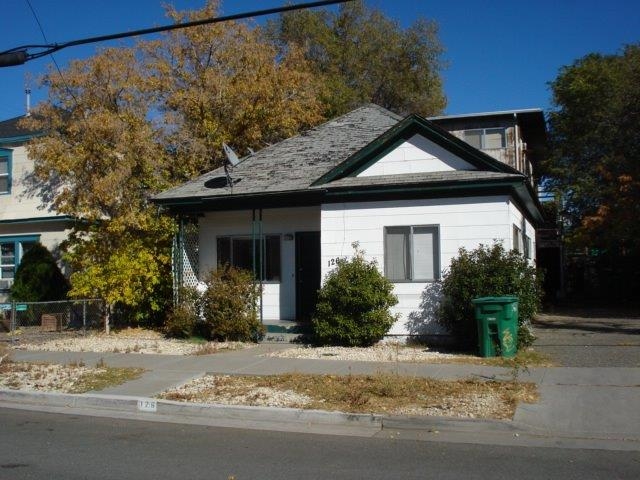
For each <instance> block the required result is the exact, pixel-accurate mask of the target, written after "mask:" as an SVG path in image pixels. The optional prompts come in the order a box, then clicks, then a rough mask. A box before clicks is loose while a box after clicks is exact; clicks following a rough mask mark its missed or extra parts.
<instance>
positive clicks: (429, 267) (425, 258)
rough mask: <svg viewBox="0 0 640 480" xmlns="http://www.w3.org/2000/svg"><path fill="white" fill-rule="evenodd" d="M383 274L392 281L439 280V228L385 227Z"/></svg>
mask: <svg viewBox="0 0 640 480" xmlns="http://www.w3.org/2000/svg"><path fill="white" fill-rule="evenodd" d="M384 271H385V276H386V277H387V278H388V279H389V280H391V281H392V282H403V281H409V282H421V281H422V282H429V281H433V280H437V279H439V278H440V232H439V228H438V226H437V225H424V226H398V227H385V230H384Z"/></svg>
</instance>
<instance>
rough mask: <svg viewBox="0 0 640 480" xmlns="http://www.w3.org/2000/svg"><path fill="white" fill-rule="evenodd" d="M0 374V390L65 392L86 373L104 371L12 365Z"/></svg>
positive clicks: (47, 365)
mask: <svg viewBox="0 0 640 480" xmlns="http://www.w3.org/2000/svg"><path fill="white" fill-rule="evenodd" d="M12 367H14V368H12V369H11V370H10V371H7V372H3V373H2V374H0V389H2V388H6V389H10V390H24V391H46V392H67V391H69V389H71V388H72V387H73V386H74V385H75V384H76V382H78V380H79V379H80V378H81V377H82V376H83V375H85V374H87V373H100V372H102V371H104V369H100V368H89V367H81V366H69V365H54V364H51V365H49V364H46V365H45V364H14V365H12Z"/></svg>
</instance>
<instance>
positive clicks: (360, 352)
mask: <svg viewBox="0 0 640 480" xmlns="http://www.w3.org/2000/svg"><path fill="white" fill-rule="evenodd" d="M265 356H270V357H280V358H305V359H320V360H355V361H361V362H410V363H430V362H438V361H445V360H453V359H461V358H464V357H466V356H465V355H454V354H448V353H439V352H432V351H430V350H429V349H427V348H424V347H420V348H414V347H407V346H404V345H396V344H392V343H382V344H378V345H374V346H373V347H367V348H361V347H297V348H290V349H287V350H280V351H276V352H270V353H267V354H265ZM470 358H471V357H470Z"/></svg>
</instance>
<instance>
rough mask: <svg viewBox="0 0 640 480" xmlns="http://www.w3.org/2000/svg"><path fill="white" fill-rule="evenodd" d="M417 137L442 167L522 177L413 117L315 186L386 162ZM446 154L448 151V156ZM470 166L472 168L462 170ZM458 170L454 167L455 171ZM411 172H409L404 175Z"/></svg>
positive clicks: (334, 170) (419, 118) (509, 168)
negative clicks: (388, 157)
mask: <svg viewBox="0 0 640 480" xmlns="http://www.w3.org/2000/svg"><path fill="white" fill-rule="evenodd" d="M416 136H418V137H421V138H424V139H425V140H427V141H428V142H430V143H429V145H431V147H430V148H431V150H432V151H437V152H438V154H439V156H440V157H442V158H440V160H441V162H440V168H444V167H443V166H447V164H448V165H449V166H450V167H453V166H456V167H459V168H455V169H457V170H466V169H470V168H473V169H476V170H481V171H488V172H500V173H513V174H518V175H520V172H518V171H517V170H515V169H514V168H512V167H510V166H508V165H506V164H504V163H501V162H499V161H497V160H496V159H494V158H493V157H490V156H489V155H487V154H485V153H483V152H481V151H480V150H477V149H475V148H473V147H472V146H471V145H469V144H468V143H466V142H464V141H463V140H460V139H459V138H456V137H455V136H453V135H451V134H450V133H449V132H447V131H446V130H443V129H442V128H440V127H438V126H437V125H435V124H433V123H432V122H430V121H429V120H426V119H425V118H423V117H421V116H419V115H410V116H408V117H406V118H405V119H404V120H402V121H401V122H398V123H397V124H396V125H394V126H393V127H392V128H390V129H389V130H387V131H386V132H384V133H383V134H382V135H380V136H379V137H378V138H376V139H375V140H374V141H372V142H371V143H369V144H368V145H367V146H366V147H364V148H362V149H361V150H359V151H357V152H356V153H354V154H353V155H352V156H350V157H349V158H348V159H347V160H345V161H344V162H342V163H340V164H339V165H337V166H336V167H335V168H332V169H331V170H330V171H328V172H327V173H325V174H324V175H322V177H320V178H319V179H318V180H316V181H315V182H314V183H313V185H314V186H317V185H323V184H326V183H329V182H333V181H335V180H339V179H341V178H344V177H348V176H358V175H360V174H361V173H363V172H366V171H367V169H369V168H371V167H372V166H373V165H375V164H376V163H377V162H379V161H381V160H383V159H385V157H387V156H388V155H390V154H392V152H394V151H395V150H396V149H398V148H399V147H401V146H402V145H403V144H405V143H407V142H409V143H410V142H411V141H412V139H415V138H416ZM444 152H447V153H446V154H445V153H444ZM465 165H469V166H470V168H462V167H465ZM451 169H454V168H451ZM404 173H408V172H404Z"/></svg>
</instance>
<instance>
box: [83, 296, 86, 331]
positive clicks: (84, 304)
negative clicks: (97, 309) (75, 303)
mask: <svg viewBox="0 0 640 480" xmlns="http://www.w3.org/2000/svg"><path fill="white" fill-rule="evenodd" d="M82 331H83V332H85V333H87V301H86V300H83V301H82Z"/></svg>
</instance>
